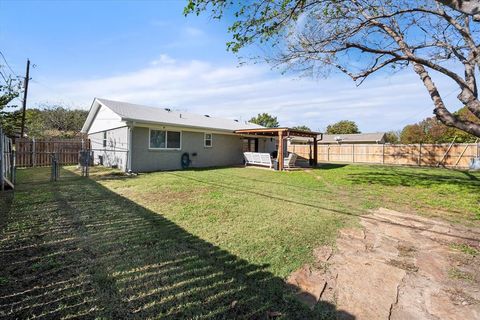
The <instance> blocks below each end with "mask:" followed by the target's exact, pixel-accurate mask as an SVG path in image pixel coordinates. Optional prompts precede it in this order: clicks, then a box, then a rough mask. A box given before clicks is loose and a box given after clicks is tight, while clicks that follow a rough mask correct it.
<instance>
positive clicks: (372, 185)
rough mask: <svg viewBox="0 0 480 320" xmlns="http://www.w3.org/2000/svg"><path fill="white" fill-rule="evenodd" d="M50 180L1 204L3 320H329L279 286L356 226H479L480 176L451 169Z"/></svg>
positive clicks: (30, 175)
mask: <svg viewBox="0 0 480 320" xmlns="http://www.w3.org/2000/svg"><path fill="white" fill-rule="evenodd" d="M49 177H50V171H49V168H36V169H23V170H19V171H18V181H19V185H18V186H17V189H16V191H15V193H14V196H13V199H11V201H9V202H8V206H7V205H2V204H1V203H0V207H2V208H3V210H4V211H6V212H7V214H6V215H4V223H3V227H2V228H1V229H0V231H1V233H0V240H1V241H0V252H1V253H0V284H1V282H2V280H1V279H8V282H6V283H4V284H3V285H1V286H0V314H4V315H5V316H6V317H12V318H29V317H33V316H41V315H48V317H52V318H62V317H66V318H68V317H79V318H99V319H101V318H107V319H110V318H125V317H127V318H162V317H164V318H209V319H216V318H221V319H224V318H229V319H234V318H248V319H252V318H253V319H258V318H266V317H267V316H268V315H269V314H280V316H279V318H284V319H296V318H297V319H322V318H329V317H330V316H331V312H330V311H331V309H332V307H333V306H329V305H323V304H322V305H318V306H317V307H316V308H315V309H314V310H309V309H308V308H306V307H305V306H303V305H302V304H300V303H299V302H298V301H296V300H295V298H294V297H293V295H292V292H291V291H290V290H289V289H288V288H287V287H286V286H285V284H284V282H283V280H284V279H285V278H286V277H287V276H288V275H289V274H290V273H291V272H292V271H294V270H296V269H297V268H299V267H301V266H302V265H303V264H305V263H308V262H311V261H312V259H313V257H312V251H313V249H314V248H315V247H317V246H319V245H325V244H327V245H334V243H335V238H336V235H337V232H338V230H339V229H340V228H342V227H346V226H355V225H356V224H357V223H358V220H357V216H358V215H361V214H366V213H368V212H369V210H371V209H375V208H378V207H387V208H389V209H394V210H399V211H406V212H414V213H417V214H421V215H425V216H434V217H441V218H443V219H446V220H448V221H453V222H456V223H463V224H467V225H469V224H478V219H479V216H480V211H479V201H480V194H479V193H478V190H479V187H480V183H479V179H480V175H479V174H478V173H468V172H461V171H452V170H444V169H423V168H422V169H419V168H400V167H386V166H366V165H365V166H363V165H328V166H323V167H321V168H318V169H311V170H306V171H292V172H281V173H279V172H273V171H269V170H261V169H255V168H247V169H245V168H216V169H205V170H186V171H176V172H157V173H149V174H140V175H138V176H128V175H125V174H123V173H121V172H119V171H118V170H110V169H104V168H92V170H91V177H90V179H87V178H82V177H79V176H78V171H77V170H76V168H75V167H69V168H63V169H62V171H61V174H60V181H58V182H49ZM5 203H6V202H5ZM455 248H456V249H458V250H461V251H463V252H465V253H469V254H472V253H473V252H474V251H472V249H474V248H470V247H468V248H467V247H464V246H458V247H455ZM474 250H476V249H474ZM477 253H478V252H475V253H474V254H477ZM451 276H452V277H457V276H462V275H461V274H459V273H458V272H456V271H452V272H451Z"/></svg>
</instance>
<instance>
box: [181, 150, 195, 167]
mask: <svg viewBox="0 0 480 320" xmlns="http://www.w3.org/2000/svg"><path fill="white" fill-rule="evenodd" d="M191 163H192V160H190V155H189V154H188V152H185V153H183V154H182V158H181V164H182V169H188V167H190V164H191Z"/></svg>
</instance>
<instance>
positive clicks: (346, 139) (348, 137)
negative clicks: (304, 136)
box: [318, 132, 385, 143]
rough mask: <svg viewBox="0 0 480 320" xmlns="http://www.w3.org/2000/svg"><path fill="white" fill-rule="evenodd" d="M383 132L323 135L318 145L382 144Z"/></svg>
mask: <svg viewBox="0 0 480 320" xmlns="http://www.w3.org/2000/svg"><path fill="white" fill-rule="evenodd" d="M384 139H385V132H375V133H352V134H324V135H323V139H322V140H321V141H318V143H338V142H341V143H354V142H356V143H361V142H380V143H381V142H384Z"/></svg>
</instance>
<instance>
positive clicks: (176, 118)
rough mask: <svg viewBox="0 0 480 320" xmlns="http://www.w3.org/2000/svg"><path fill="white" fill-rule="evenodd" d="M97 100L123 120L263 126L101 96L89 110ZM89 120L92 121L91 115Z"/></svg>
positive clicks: (221, 126)
mask: <svg viewBox="0 0 480 320" xmlns="http://www.w3.org/2000/svg"><path fill="white" fill-rule="evenodd" d="M97 102H98V103H99V104H101V105H104V106H105V107H107V108H109V109H110V110H112V111H113V112H115V113H116V114H118V115H119V116H120V117H121V118H122V120H124V121H137V122H143V123H155V124H162V125H173V126H183V127H195V128H206V129H216V130H225V131H235V130H239V129H257V128H263V127H262V126H260V125H257V124H253V123H250V122H248V121H240V120H234V119H224V118H217V117H211V116H209V115H199V114H194V113H190V112H180V111H174V110H171V109H169V108H160V107H149V106H143V105H138V104H133V103H127V102H121V101H113V100H107V99H101V98H96V99H95V100H94V102H93V105H92V110H91V111H94V110H93V109H94V106H95V104H96V103H97ZM87 121H88V119H87ZM91 121H94V119H93V117H92V119H91ZM88 127H90V124H87V123H85V126H84V129H86V130H88ZM82 131H83V130H82Z"/></svg>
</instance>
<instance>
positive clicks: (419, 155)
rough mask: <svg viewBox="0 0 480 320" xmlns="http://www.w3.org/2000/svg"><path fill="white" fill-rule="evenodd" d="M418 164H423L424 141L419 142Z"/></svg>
mask: <svg viewBox="0 0 480 320" xmlns="http://www.w3.org/2000/svg"><path fill="white" fill-rule="evenodd" d="M418 166H419V167H421V166H422V143H419V144H418Z"/></svg>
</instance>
